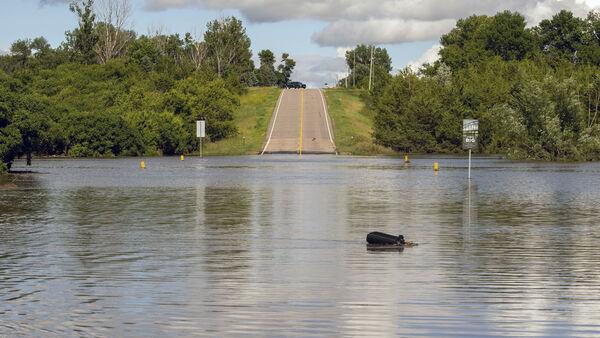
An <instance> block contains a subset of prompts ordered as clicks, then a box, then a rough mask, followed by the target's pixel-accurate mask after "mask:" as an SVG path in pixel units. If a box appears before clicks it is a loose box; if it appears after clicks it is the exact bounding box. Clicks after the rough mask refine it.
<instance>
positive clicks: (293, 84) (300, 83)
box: [285, 81, 306, 89]
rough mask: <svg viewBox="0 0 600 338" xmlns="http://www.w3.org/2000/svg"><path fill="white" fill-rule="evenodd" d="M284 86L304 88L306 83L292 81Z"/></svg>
mask: <svg viewBox="0 0 600 338" xmlns="http://www.w3.org/2000/svg"><path fill="white" fill-rule="evenodd" d="M285 88H288V89H290V88H295V89H306V85H305V84H304V83H302V82H297V81H292V82H288V83H286V84H285Z"/></svg>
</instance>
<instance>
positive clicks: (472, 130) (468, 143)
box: [463, 120, 479, 149]
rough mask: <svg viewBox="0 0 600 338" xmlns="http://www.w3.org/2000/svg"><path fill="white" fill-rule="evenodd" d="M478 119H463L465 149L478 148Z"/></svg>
mask: <svg viewBox="0 0 600 338" xmlns="http://www.w3.org/2000/svg"><path fill="white" fill-rule="evenodd" d="M478 134H479V121H478V120H463V149H475V148H477V135H478Z"/></svg>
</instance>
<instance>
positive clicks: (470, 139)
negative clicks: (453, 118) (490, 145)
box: [463, 120, 479, 179]
mask: <svg viewBox="0 0 600 338" xmlns="http://www.w3.org/2000/svg"><path fill="white" fill-rule="evenodd" d="M478 134H479V120H463V149H468V150H469V179H471V150H473V149H475V148H477V136H478Z"/></svg>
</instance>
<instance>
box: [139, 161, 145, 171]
mask: <svg viewBox="0 0 600 338" xmlns="http://www.w3.org/2000/svg"><path fill="white" fill-rule="evenodd" d="M140 169H146V162H144V161H142V162H140Z"/></svg>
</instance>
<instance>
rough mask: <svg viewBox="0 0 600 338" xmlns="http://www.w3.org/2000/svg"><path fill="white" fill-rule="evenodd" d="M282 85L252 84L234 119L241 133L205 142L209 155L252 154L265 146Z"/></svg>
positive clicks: (205, 150) (206, 151)
mask: <svg viewBox="0 0 600 338" xmlns="http://www.w3.org/2000/svg"><path fill="white" fill-rule="evenodd" d="M280 92H281V89H279V88H275V87H267V88H262V87H261V88H250V89H248V93H247V94H246V95H244V96H242V97H241V98H240V108H239V109H238V110H237V111H236V113H235V118H234V123H235V125H236V126H237V129H238V134H237V135H236V136H234V137H230V138H227V139H224V140H221V141H218V142H215V143H208V144H204V154H205V155H250V154H257V153H259V152H260V151H261V150H262V149H261V148H262V145H263V141H264V139H265V136H266V134H267V129H268V128H269V120H270V119H271V114H272V113H273V109H274V108H275V104H277V99H278V97H279V93H280Z"/></svg>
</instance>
